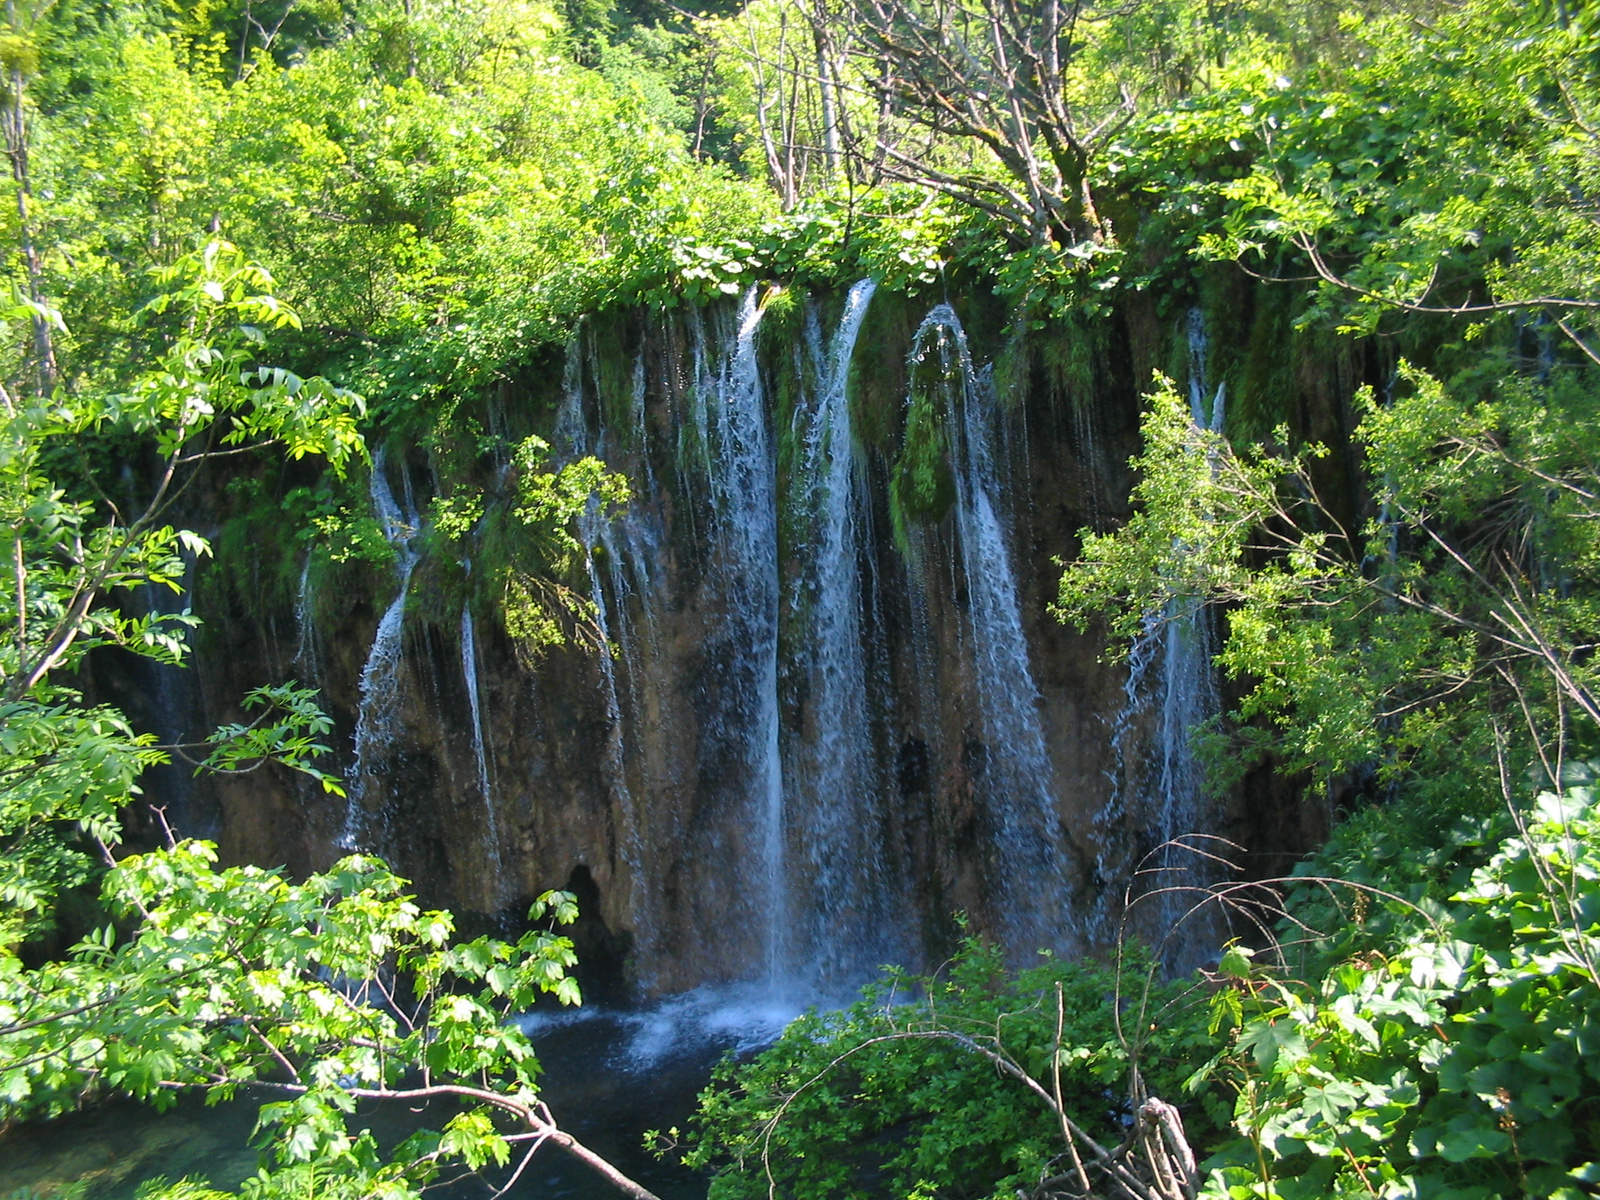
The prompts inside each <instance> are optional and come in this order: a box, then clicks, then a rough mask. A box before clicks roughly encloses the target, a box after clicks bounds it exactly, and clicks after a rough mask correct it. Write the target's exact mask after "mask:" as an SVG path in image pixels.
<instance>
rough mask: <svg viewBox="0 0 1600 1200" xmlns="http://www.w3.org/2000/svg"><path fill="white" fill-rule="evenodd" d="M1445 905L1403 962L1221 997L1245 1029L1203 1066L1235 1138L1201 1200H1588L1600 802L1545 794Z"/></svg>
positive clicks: (1264, 982) (1596, 1134) (1592, 1166)
mask: <svg viewBox="0 0 1600 1200" xmlns="http://www.w3.org/2000/svg"><path fill="white" fill-rule="evenodd" d="M1454 899H1455V900H1456V901H1457V902H1458V904H1459V905H1460V907H1459V908H1458V909H1456V910H1454V911H1453V913H1451V914H1449V915H1445V916H1443V917H1442V919H1440V920H1438V921H1434V922H1429V923H1428V928H1427V930H1426V932H1425V933H1423V934H1420V935H1417V936H1414V937H1412V938H1410V939H1409V940H1408V941H1407V943H1406V944H1405V945H1403V947H1402V948H1401V949H1400V950H1399V951H1398V952H1397V953H1395V954H1394V955H1392V956H1384V955H1381V954H1378V953H1369V954H1366V955H1364V956H1361V957H1358V958H1355V959H1351V960H1348V961H1346V962H1344V963H1343V964H1341V965H1339V966H1338V967H1336V968H1334V969H1333V970H1332V971H1330V972H1329V973H1328V974H1327V976H1326V978H1325V979H1324V980H1323V981H1322V983H1321V985H1320V986H1319V987H1309V986H1306V985H1303V984H1292V983H1284V982H1278V981H1273V980H1269V979H1264V978H1261V977H1260V976H1258V975H1253V974H1251V973H1250V972H1248V971H1243V970H1240V971H1239V974H1240V979H1239V982H1238V985H1237V987H1235V988H1234V989H1232V990H1229V991H1226V992H1222V993H1219V994H1218V995H1217V997H1216V998H1215V1000H1214V1003H1213V1007H1214V1011H1215V1012H1216V1013H1217V1014H1218V1017H1219V1019H1238V1020H1239V1021H1240V1024H1239V1027H1238V1031H1237V1036H1236V1038H1235V1042H1234V1045H1233V1047H1232V1048H1231V1050H1230V1051H1229V1053H1228V1054H1226V1055H1224V1056H1222V1058H1220V1059H1219V1060H1218V1061H1217V1063H1215V1064H1212V1066H1214V1067H1215V1068H1216V1069H1217V1071H1218V1072H1219V1074H1220V1076H1221V1077H1222V1078H1224V1079H1226V1080H1227V1081H1228V1082H1229V1084H1231V1086H1232V1087H1233V1088H1234V1089H1235V1092H1236V1094H1237V1102H1236V1107H1235V1113H1234V1123H1235V1127H1236V1129H1237V1130H1238V1132H1239V1133H1240V1135H1241V1137H1240V1139H1239V1140H1238V1141H1236V1142H1235V1143H1234V1144H1233V1145H1232V1146H1230V1147H1228V1148H1227V1149H1225V1150H1224V1151H1223V1152H1222V1153H1221V1154H1219V1156H1218V1158H1217V1160H1216V1161H1215V1162H1214V1163H1213V1164H1212V1165H1213V1166H1214V1168H1215V1169H1214V1170H1213V1173H1212V1174H1211V1177H1210V1179H1209V1181H1208V1184H1207V1190H1206V1193H1205V1194H1206V1195H1207V1196H1211V1197H1216V1198H1218V1200H1220V1198H1222V1197H1227V1198H1229V1200H1244V1198H1246V1197H1261V1198H1262V1200H1299V1198H1300V1197H1313V1196H1316V1197H1321V1196H1330V1195H1332V1196H1345V1195H1351V1196H1354V1195H1369V1196H1378V1195H1381V1196H1394V1197H1400V1196H1405V1197H1416V1198H1418V1200H1421V1198H1423V1197H1429V1198H1436V1200H1490V1198H1491V1197H1502V1196H1503V1197H1524V1196H1526V1197H1535V1196H1537V1197H1560V1198H1562V1200H1577V1197H1580V1196H1585V1195H1592V1194H1594V1185H1595V1184H1596V1183H1600V1165H1597V1164H1596V1162H1595V1159H1596V1157H1597V1155H1600V1121H1597V1120H1596V1119H1595V1113H1596V1111H1597V1107H1600V971H1597V964H1600V924H1597V922H1600V809H1597V806H1596V796H1595V793H1594V791H1593V790H1592V789H1589V788H1579V789H1572V790H1569V791H1567V792H1565V793H1564V794H1556V793H1546V794H1544V795H1542V796H1541V797H1540V798H1539V800H1538V802H1537V804H1536V806H1535V809H1534V811H1533V813H1532V814H1531V816H1530V817H1529V818H1528V819H1527V820H1526V821H1519V823H1518V830H1517V832H1516V833H1515V834H1514V835H1513V836H1511V837H1509V838H1507V839H1506V841H1505V842H1504V843H1503V844H1502V845H1501V847H1500V849H1499V850H1498V852H1497V853H1495V854H1494V856H1493V857H1492V858H1491V859H1490V860H1489V862H1488V863H1487V864H1486V865H1485V866H1483V867H1481V868H1480V869H1478V870H1477V871H1475V872H1474V873H1473V875H1472V878H1471V882H1470V884H1469V885H1468V886H1467V887H1466V888H1465V889H1464V890H1463V891H1461V892H1459V893H1458V894H1457V895H1456V896H1455V897H1454ZM1230 962H1231V965H1232V966H1233V967H1234V968H1236V969H1237V968H1240V967H1242V966H1243V956H1241V955H1234V956H1231V957H1230ZM1225 965H1226V964H1225ZM1209 1077H1211V1075H1210V1070H1209V1069H1207V1070H1202V1071H1201V1072H1199V1073H1197V1078H1209Z"/></svg>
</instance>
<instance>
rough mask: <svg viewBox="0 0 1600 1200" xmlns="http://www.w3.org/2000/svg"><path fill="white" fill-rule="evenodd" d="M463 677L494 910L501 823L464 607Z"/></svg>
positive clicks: (474, 646) (468, 612)
mask: <svg viewBox="0 0 1600 1200" xmlns="http://www.w3.org/2000/svg"><path fill="white" fill-rule="evenodd" d="M461 676H462V678H463V679H464V680H465V681H466V685H467V706H468V709H469V710H470V712H471V715H472V757H473V762H474V764H475V765H476V766H477V768H478V795H479V796H480V797H481V798H482V800H483V813H484V836H485V840H486V842H487V846H486V849H487V850H488V863H487V866H488V868H489V892H488V894H489V897H490V900H491V907H498V906H499V899H500V876H501V865H502V864H501V858H500V823H499V821H498V819H497V818H496V816H495V811H494V792H493V790H492V788H491V787H490V783H489V752H488V733H487V731H486V730H485V729H484V727H483V700H482V696H481V693H480V689H479V684H478V638H477V633H476V631H475V630H474V628H473V624H472V606H471V605H469V604H463V605H462V606H461Z"/></svg>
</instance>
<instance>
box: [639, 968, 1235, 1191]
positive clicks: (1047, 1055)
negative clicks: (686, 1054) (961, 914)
mask: <svg viewBox="0 0 1600 1200" xmlns="http://www.w3.org/2000/svg"><path fill="white" fill-rule="evenodd" d="M1138 965H1139V963H1138V962H1132V963H1125V964H1124V970H1123V971H1122V972H1120V973H1119V971H1118V970H1116V969H1114V968H1113V967H1110V966H1105V965H1101V964H1097V963H1089V962H1078V963H1068V962H1062V961H1060V960H1057V959H1053V958H1046V959H1044V960H1043V961H1042V962H1041V963H1040V964H1039V965H1038V966H1036V967H1032V968H1030V969H1027V970H1023V971H1019V972H1014V973H1013V972H1008V971H1007V969H1006V966H1005V963H1004V960H1003V958H1002V956H1001V954H1000V952H999V951H998V950H996V949H995V948H993V947H991V946H986V945H984V944H982V943H980V942H978V941H977V940H975V939H969V940H967V941H966V942H964V943H963V945H962V947H961V949H960V951H959V953H958V954H957V955H956V956H955V958H954V959H952V960H951V962H950V963H949V965H948V967H947V969H946V970H944V971H942V972H940V973H939V974H937V975H934V976H913V975H909V974H906V973H903V972H900V971H890V972H889V973H888V974H887V975H885V977H884V978H883V979H882V980H880V981H879V982H878V983H876V984H873V985H872V986H870V987H869V988H867V989H866V991H865V993H864V996H863V998H862V999H861V1000H860V1001H858V1002H857V1003H855V1004H853V1005H852V1006H850V1007H849V1008H846V1009H842V1010H839V1011H835V1012H816V1011H813V1012H810V1013H808V1014H807V1015H805V1016H804V1017H802V1018H800V1019H799V1020H798V1021H796V1022H794V1023H793V1024H792V1025H790V1026H789V1028H788V1029H787V1030H785V1031H784V1034H783V1036H782V1037H781V1038H780V1039H779V1040H778V1042H777V1043H776V1044H775V1045H774V1046H772V1047H771V1048H769V1049H768V1050H765V1051H763V1052H762V1053H761V1054H760V1055H758V1056H757V1057H756V1058H755V1059H754V1060H753V1061H751V1062H749V1063H745V1064H741V1063H739V1062H737V1061H735V1060H733V1059H732V1058H730V1059H728V1060H726V1061H724V1062H723V1064H722V1065H721V1066H720V1067H719V1068H718V1069H717V1072H716V1074H715V1076H714V1077H713V1082H712V1085H711V1087H710V1088H708V1089H707V1090H706V1091H705V1092H704V1093H703V1094H702V1095H701V1097H700V1106H699V1110H698V1112H697V1113H696V1115H695V1117H694V1119H693V1122H692V1124H691V1127H690V1131H689V1136H688V1138H687V1144H688V1147H689V1149H688V1151H687V1153H686V1154H685V1156H684V1157H685V1161H686V1162H687V1163H689V1165H691V1166H697V1167H701V1166H708V1165H709V1166H713V1167H714V1168H715V1169H716V1175H715V1177H714V1180H713V1182H712V1187H711V1195H712V1197H714V1198H716V1200H736V1198H742V1197H756V1196H766V1195H767V1194H768V1189H769V1185H772V1186H775V1187H776V1189H777V1194H779V1195H782V1196H785V1197H793V1198H796V1200H805V1198H809V1197H818V1198H821V1197H827V1198H828V1200H842V1198H845V1197H862V1196H874V1195H890V1194H893V1195H896V1196H931V1195H939V1196H950V1197H978V1196H994V1197H1002V1196H1003V1197H1010V1196H1012V1195H1013V1194H1014V1191H1015V1189H1017V1188H1032V1187H1033V1186H1035V1185H1037V1184H1038V1183H1039V1182H1040V1180H1041V1179H1042V1178H1044V1177H1046V1176H1049V1175H1053V1174H1055V1173H1056V1168H1055V1166H1054V1164H1055V1161H1056V1159H1057V1158H1058V1156H1061V1155H1063V1154H1064V1153H1065V1143H1064V1142H1063V1141H1062V1126H1061V1122H1060V1120H1059V1118H1058V1117H1057V1116H1056V1114H1055V1113H1054V1112H1052V1111H1051V1109H1050V1106H1049V1105H1047V1104H1046V1103H1044V1102H1042V1097H1044V1096H1060V1097H1061V1099H1062V1107H1063V1109H1064V1110H1065V1112H1066V1113H1067V1114H1068V1115H1069V1116H1070V1117H1071V1119H1072V1120H1074V1121H1075V1122H1077V1124H1078V1125H1080V1126H1081V1127H1083V1128H1084V1129H1086V1130H1087V1131H1088V1132H1089V1133H1090V1134H1091V1135H1093V1136H1095V1137H1097V1138H1099V1139H1101V1140H1102V1141H1104V1140H1106V1139H1110V1140H1111V1141H1112V1142H1115V1141H1118V1140H1120V1139H1121V1138H1122V1135H1123V1131H1124V1126H1125V1124H1126V1123H1127V1121H1128V1118H1129V1115H1130V1104H1129V1098H1128V1095H1127V1091H1126V1086H1127V1081H1128V1079H1129V1071H1130V1067H1131V1066H1132V1065H1134V1063H1135V1062H1137V1063H1138V1065H1139V1069H1140V1071H1141V1072H1142V1074H1143V1078H1144V1082H1145V1085H1146V1087H1148V1088H1149V1090H1150V1091H1151V1092H1155V1093H1161V1094H1173V1093H1176V1091H1177V1089H1178V1086H1179V1083H1180V1081H1181V1080H1182V1079H1183V1078H1184V1076H1185V1075H1187V1074H1188V1073H1189V1070H1190V1067H1188V1066H1186V1065H1185V1063H1186V1062H1187V1061H1188V1060H1191V1059H1193V1058H1196V1057H1200V1056H1203V1055H1205V1054H1207V1053H1209V1052H1210V1050H1211V1049H1212V1047H1213V1046H1214V1041H1213V1039H1212V1037H1211V1035H1209V1034H1208V1033H1207V1030H1206V1026H1205V1016H1204V1005H1202V1004H1199V1003H1197V1002H1194V993H1193V990H1192V989H1190V988H1186V987H1184V986H1182V985H1176V984H1169V985H1160V986H1157V987H1155V988H1154V989H1152V990H1151V991H1150V992H1149V993H1148V994H1147V995H1139V994H1138V993H1137V990H1136V989H1128V988H1125V987H1123V986H1119V981H1122V982H1123V983H1126V981H1128V980H1134V979H1139V978H1142V975H1141V974H1140V973H1139V972H1138V971H1137V970H1136V969H1129V968H1130V967H1132V968H1137V967H1138ZM1002 1060H1003V1061H1004V1062H1006V1063H1009V1064H1010V1067H1005V1066H1002V1065H1001V1062H1002ZM1012 1067H1014V1068H1016V1070H1012V1069H1011V1068H1012ZM1056 1071H1059V1077H1058V1076H1057V1075H1056V1073H1055V1072H1056ZM1024 1075H1025V1076H1026V1078H1027V1079H1030V1080H1032V1081H1033V1083H1034V1085H1036V1086H1030V1085H1029V1084H1028V1083H1027V1082H1025V1081H1024V1079H1023V1077H1022V1076H1024ZM1038 1089H1043V1090H1042V1091H1040V1090H1038ZM1224 1112H1225V1107H1224V1106H1223V1105H1222V1103H1221V1101H1220V1099H1219V1100H1218V1101H1216V1102H1215V1103H1214V1104H1213V1106H1212V1109H1211V1110H1210V1111H1209V1112H1208V1111H1207V1109H1206V1107H1205V1104H1204V1103H1202V1102H1199V1101H1197V1103H1196V1104H1195V1105H1194V1106H1193V1109H1192V1111H1191V1112H1189V1113H1186V1116H1187V1117H1188V1118H1189V1121H1190V1127H1191V1131H1193V1130H1195V1129H1199V1130H1202V1131H1203V1130H1206V1129H1208V1128H1210V1127H1211V1125H1210V1122H1211V1119H1212V1117H1213V1116H1214V1117H1218V1118H1220V1117H1221V1116H1222V1115H1223V1113H1224ZM676 1135H677V1131H676V1130H673V1131H671V1133H670V1135H669V1137H668V1138H659V1137H658V1138H657V1146H658V1148H664V1147H665V1146H667V1145H669V1144H671V1142H670V1139H671V1138H672V1137H676Z"/></svg>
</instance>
